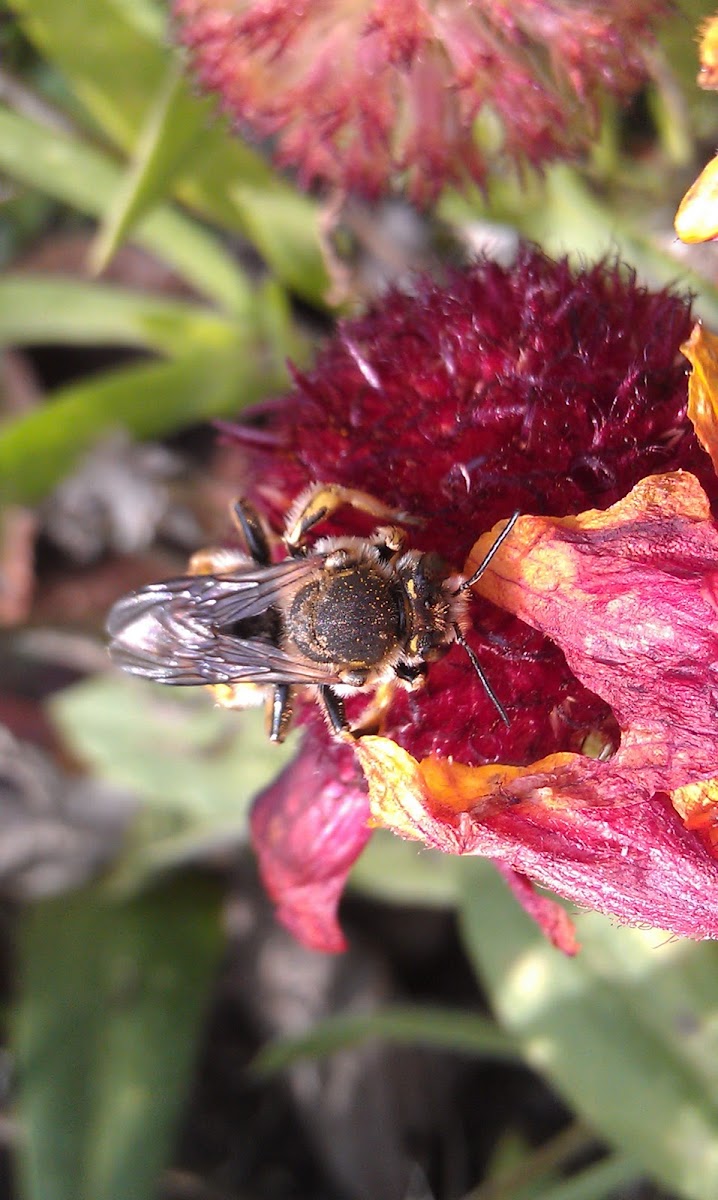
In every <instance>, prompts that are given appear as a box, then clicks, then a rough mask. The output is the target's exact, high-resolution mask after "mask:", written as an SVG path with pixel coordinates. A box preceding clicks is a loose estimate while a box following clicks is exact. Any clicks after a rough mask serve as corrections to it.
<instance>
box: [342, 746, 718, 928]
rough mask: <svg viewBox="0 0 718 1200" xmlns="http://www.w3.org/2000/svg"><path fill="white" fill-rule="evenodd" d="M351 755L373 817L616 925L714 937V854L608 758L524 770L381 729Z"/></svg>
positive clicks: (717, 870)
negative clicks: (493, 865)
mask: <svg viewBox="0 0 718 1200" xmlns="http://www.w3.org/2000/svg"><path fill="white" fill-rule="evenodd" d="M358 754H359V757H360V761H361V762H362V765H363V767H364V770H365V772H366V775H367V780H368V783H369V792H370V797H371V813H372V822H373V824H375V825H377V826H379V825H383V826H386V827H387V828H390V829H392V830H393V831H394V832H395V833H398V834H400V835H401V836H403V837H408V838H413V839H416V840H420V841H423V842H425V843H426V844H427V845H429V846H433V847H435V848H437V849H441V850H444V851H449V852H451V853H454V854H480V855H482V856H485V857H487V858H492V859H494V860H496V861H497V862H499V863H501V864H502V866H503V867H504V868H509V869H510V870H512V871H516V872H518V873H519V874H521V875H525V876H528V877H529V878H530V879H532V880H534V881H535V882H536V883H539V884H541V885H542V886H544V887H548V888H551V889H552V890H553V891H555V892H558V893H559V894H560V895H563V896H565V897H566V898H567V899H569V900H571V901H573V902H574V903H575V904H577V905H579V906H580V907H581V908H587V909H595V910H596V911H598V912H603V913H606V914H608V915H609V916H615V917H617V918H618V919H619V920H621V921H623V922H624V923H626V924H647V925H651V926H656V927H659V928H661V929H667V930H670V931H671V932H673V933H676V934H678V935H682V936H685V937H694V938H704V937H718V864H716V862H715V860H714V858H713V857H712V855H711V854H710V853H709V851H708V850H707V849H706V848H705V846H704V845H703V844H702V842H701V841H700V839H699V838H698V837H696V835H695V834H693V833H691V832H690V831H688V830H687V829H686V828H685V827H684V825H683V824H682V822H681V820H680V818H679V816H678V815H677V813H676V812H675V811H674V810H673V808H672V807H671V805H670V802H669V800H668V798H667V797H665V796H663V797H660V796H654V797H651V796H649V795H647V794H646V793H645V791H644V790H643V789H642V788H641V786H640V783H639V784H638V785H637V786H635V787H634V788H633V791H632V792H629V788H630V787H631V779H630V773H629V772H624V771H622V770H621V769H620V767H618V766H617V765H616V762H615V759H613V760H611V761H610V762H607V763H601V762H597V761H595V760H592V759H587V758H582V757H581V756H579V755H569V754H562V755H553V756H552V759H546V760H544V761H543V762H542V763H535V764H533V765H532V766H531V767H528V768H524V769H522V768H517V767H504V768H502V767H497V768H489V767H465V766H462V765H461V764H457V763H449V762H447V761H440V760H431V759H426V760H424V761H423V762H421V763H418V762H417V761H416V760H415V759H413V758H412V757H411V755H408V754H407V753H406V751H405V750H401V749H400V748H399V747H397V746H395V744H394V743H393V742H390V741H389V740H388V739H385V738H364V739H362V742H361V743H360V745H359V747H358ZM616 757H618V756H616ZM492 772H493V781H492V779H491V773H492ZM611 800H614V801H615V803H613V804H611ZM621 800H622V801H623V802H620V801H621ZM631 801H632V802H631ZM592 804H595V807H592V806H591V805H592ZM522 902H523V901H522ZM532 915H534V916H535V917H537V918H538V919H539V923H540V924H541V925H542V926H543V927H544V928H545V921H544V920H542V919H541V914H539V913H533V914H532ZM554 940H555V939H554ZM562 948H566V947H562ZM571 948H573V947H571Z"/></svg>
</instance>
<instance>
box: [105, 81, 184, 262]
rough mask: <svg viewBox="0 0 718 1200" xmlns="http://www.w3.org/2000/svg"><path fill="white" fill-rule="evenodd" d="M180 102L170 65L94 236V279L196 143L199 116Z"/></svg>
mask: <svg viewBox="0 0 718 1200" xmlns="http://www.w3.org/2000/svg"><path fill="white" fill-rule="evenodd" d="M183 101H184V81H183V78H182V74H181V68H180V63H179V60H175V61H173V62H172V63H171V65H170V68H169V70H168V71H167V74H166V77H165V79H164V81H163V82H162V85H161V87H160V89H159V92H158V95H157V96H156V98H155V100H154V101H153V103H152V105H151V106H150V109H149V111H148V114H147V117H146V120H145V124H144V126H143V128H142V130H141V131H140V134H139V137H138V139H137V145H136V146H135V149H134V152H133V157H132V161H131V162H130V165H129V168H128V169H127V171H126V173H125V175H124V177H123V179H122V180H121V182H120V186H119V187H118V189H117V192H116V194H115V197H114V199H113V202H112V204H111V205H110V207H109V209H108V210H107V212H106V213H105V216H104V219H103V222H102V225H101V227H100V229H99V231H98V234H97V238H96V241H95V244H94V246H93V248H92V253H91V265H92V269H93V270H94V271H95V272H96V273H98V274H99V272H100V271H102V270H104V268H105V267H106V266H107V263H108V262H109V261H110V259H111V258H112V256H113V254H114V253H115V252H116V250H117V248H118V247H119V246H120V245H121V243H122V242H123V240H124V239H125V238H126V237H127V234H128V233H129V232H130V230H131V229H132V228H133V226H134V225H136V224H137V222H138V220H139V219H140V217H141V216H143V214H144V213H146V212H147V211H148V210H149V209H150V208H152V207H153V205H154V204H156V203H157V201H158V200H160V199H162V198H163V197H164V196H165V195H166V193H167V192H168V191H169V189H170V187H171V185H172V182H173V180H174V178H175V176H176V174H177V172H178V170H179V168H180V167H181V166H182V164H183V162H184V161H185V160H186V158H187V155H188V154H189V152H190V150H191V148H192V146H193V145H194V144H195V143H196V141H197V138H198V136H199V133H200V129H201V126H202V123H203V118H204V113H203V112H202V110H201V108H200V107H199V105H195V106H194V107H193V108H191V109H190V110H189V111H187V106H186V105H185V104H184V103H183Z"/></svg>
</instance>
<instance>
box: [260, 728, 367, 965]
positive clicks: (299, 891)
mask: <svg viewBox="0 0 718 1200" xmlns="http://www.w3.org/2000/svg"><path fill="white" fill-rule="evenodd" d="M368 817H369V801H368V798H367V794H366V787H365V785H364V782H363V780H362V778H361V776H360V775H359V773H358V771H357V768H356V764H355V761H354V758H353V755H352V754H351V751H347V749H346V748H345V747H344V746H339V745H335V744H326V743H324V742H320V741H319V740H317V739H315V738H313V737H310V738H306V739H305V741H304V743H303V745H302V748H301V751H300V753H299V755H298V756H297V758H296V759H295V760H294V762H293V763H291V764H290V766H288V767H287V768H286V770H285V771H284V772H283V773H282V774H281V775H280V777H279V779H277V780H276V782H275V783H274V784H272V786H271V787H269V788H267V790H266V791H265V792H262V794H261V795H260V796H259V797H258V798H257V800H256V801H255V804H254V808H253V810H252V816H251V831H252V840H253V843H254V847H255V850H256V852H257V857H258V859H259V870H260V874H261V876H262V879H263V882H264V885H265V887H266V889H267V891H268V893H269V895H270V896H271V897H272V899H273V900H274V901H275V903H276V905H277V918H278V920H279V921H281V923H282V924H283V925H285V926H286V928H287V929H289V930H290V932H291V933H292V934H294V936H295V937H296V938H297V939H298V940H299V941H300V942H302V943H303V944H304V945H305V946H308V947H310V948H311V949H313V950H323V951H325V952H328V953H338V952H339V951H341V950H344V949H345V947H346V942H345V939H344V935H343V934H342V931H341V929H340V927H339V924H338V921H337V908H338V905H339V900H340V897H341V894H342V891H343V889H344V884H345V883H346V879H347V876H348V874H349V872H350V870H351V868H352V866H353V865H354V863H355V861H356V859H357V858H358V857H359V855H360V854H361V852H362V850H363V849H364V846H365V845H366V842H367V839H368V838H369V835H370V830H369V828H368V825H367V821H368Z"/></svg>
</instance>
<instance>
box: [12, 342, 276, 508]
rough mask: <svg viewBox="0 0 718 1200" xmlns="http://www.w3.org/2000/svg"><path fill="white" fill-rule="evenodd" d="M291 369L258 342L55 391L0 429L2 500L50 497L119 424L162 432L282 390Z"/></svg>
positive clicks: (140, 434)
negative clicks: (269, 358) (270, 358)
mask: <svg viewBox="0 0 718 1200" xmlns="http://www.w3.org/2000/svg"><path fill="white" fill-rule="evenodd" d="M284 371H285V369H284V368H283V367H282V368H281V369H280V368H278V367H277V366H275V365H273V364H272V363H271V362H270V363H266V362H263V361H262V356H261V354H260V353H258V351H257V348H256V347H250V348H249V349H247V348H246V347H244V348H242V346H241V345H240V344H238V345H237V347H236V348H233V349H232V350H226V351H216V352H210V351H205V352H200V351H198V352H196V353H194V354H190V355H188V356H186V357H183V358H177V359H174V360H173V361H171V362H163V363H151V364H149V365H145V364H143V365H142V366H131V367H126V368H124V369H121V370H117V371H115V372H113V373H112V374H109V375H103V376H100V377H99V378H95V379H89V380H85V381H83V382H82V383H78V384H74V385H72V386H70V387H67V388H62V389H61V390H59V391H57V392H55V393H54V394H53V397H52V400H51V402H50V403H48V404H46V405H45V406H44V407H42V408H37V409H34V410H33V411H32V412H30V413H27V414H26V415H24V416H22V417H18V418H17V419H15V420H13V421H8V422H7V423H6V424H4V425H2V426H0V481H1V482H0V500H3V501H4V502H5V503H20V504H30V503H33V502H35V501H37V500H39V499H40V498H41V497H42V496H45V495H47V493H48V492H49V491H51V490H52V488H53V487H55V485H56V484H57V483H58V482H59V481H60V479H61V478H62V477H63V476H64V475H65V474H66V473H67V471H68V470H69V469H70V468H71V467H72V465H73V464H74V463H75V462H76V461H77V459H78V458H79V456H80V455H81V454H82V453H83V452H84V451H86V450H88V449H89V448H90V447H91V446H92V445H94V444H95V443H96V442H97V441H98V440H99V438H100V437H102V435H103V434H106V433H108V432H110V431H112V430H114V429H117V428H124V429H127V430H129V431H130V432H131V433H132V434H133V435H134V436H135V437H136V438H150V437H159V436H162V435H163V434H168V433H172V432H174V431H176V430H178V429H181V428H182V427H183V426H186V425H189V424H193V423H194V422H198V421H205V420H208V419H209V418H210V417H218V416H232V415H236V414H237V413H238V412H239V411H240V409H241V408H242V406H243V405H244V404H248V403H251V402H252V401H253V400H256V399H257V398H258V397H260V396H263V395H266V394H267V392H269V391H272V390H276V391H278V390H279V389H280V388H281V386H282V385H283V383H284V382H286V377H285V373H284Z"/></svg>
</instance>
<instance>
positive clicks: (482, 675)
mask: <svg viewBox="0 0 718 1200" xmlns="http://www.w3.org/2000/svg"><path fill="white" fill-rule="evenodd" d="M454 637H455V638H456V640H457V642H458V643H459V645H460V646H461V648H462V650H465V651H466V653H467V654H468V656H469V660H470V662H471V665H472V667H473V668H474V670H475V671H476V674H477V675H478V677H479V679H480V680H481V686H482V687H483V689H484V691H485V692H486V695H487V696H488V697H489V700H490V701H491V703H492V704H493V706H494V708H495V709H496V711H497V713H498V714H499V716H500V717H501V720H502V721H503V723H504V725H506V726H507V727H508V726H509V725H510V724H511V721H510V720H509V715H508V713H507V712H506V709H505V708H504V706H503V704H502V703H501V701H500V700H499V698H498V696H497V695H496V692H495V691H494V689H493V688H492V686H491V684H490V683H489V681H488V679H487V678H486V672H485V671H484V668H483V667H482V665H481V663H480V662H479V660H478V658H477V657H476V655H475V654H474V652H473V650H472V649H471V646H470V645H469V643H468V642H467V640H466V638H465V637H464V635H463V633H462V632H461V630H460V628H459V626H458V625H454Z"/></svg>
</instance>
